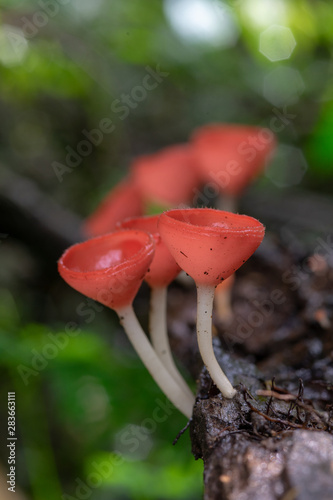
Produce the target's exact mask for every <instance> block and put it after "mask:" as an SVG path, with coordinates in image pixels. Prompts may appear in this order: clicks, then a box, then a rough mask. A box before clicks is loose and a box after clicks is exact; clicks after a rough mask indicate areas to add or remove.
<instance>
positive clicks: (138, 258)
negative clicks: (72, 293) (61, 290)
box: [58, 230, 155, 310]
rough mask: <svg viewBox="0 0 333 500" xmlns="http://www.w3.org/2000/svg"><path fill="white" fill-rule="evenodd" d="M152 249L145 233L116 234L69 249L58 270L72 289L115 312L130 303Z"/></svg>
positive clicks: (147, 264)
mask: <svg viewBox="0 0 333 500" xmlns="http://www.w3.org/2000/svg"><path fill="white" fill-rule="evenodd" d="M154 248H155V243H154V239H153V237H152V236H151V235H150V234H148V233H145V232H143V231H134V230H128V231H118V232H114V233H110V234H107V235H105V236H99V237H97V238H92V239H91V240H87V241H85V242H83V243H78V244H76V245H73V246H71V247H70V248H68V249H67V250H66V251H65V252H64V254H63V255H62V257H61V258H60V260H59V261H58V270H59V273H60V275H61V277H62V278H63V279H64V280H65V281H66V282H67V283H68V284H69V285H70V286H71V287H72V288H74V289H75V290H77V291H78V292H81V293H82V294H83V295H86V296H87V297H90V298H91V299H94V300H97V301H98V302H101V303H102V304H104V305H105V306H107V307H110V308H111V309H116V310H117V309H119V308H121V307H124V306H127V305H130V304H131V303H132V302H133V299H134V297H135V295H136V294H137V291H138V289H139V287H140V285H141V283H142V280H143V278H144V275H145V274H146V272H147V270H148V268H149V265H150V263H151V261H152V259H153V255H154Z"/></svg>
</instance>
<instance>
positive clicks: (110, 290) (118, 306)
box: [58, 230, 193, 417]
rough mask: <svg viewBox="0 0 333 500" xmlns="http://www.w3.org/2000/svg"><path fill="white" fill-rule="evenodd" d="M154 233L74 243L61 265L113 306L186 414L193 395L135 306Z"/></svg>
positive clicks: (75, 282) (73, 281) (83, 288)
mask: <svg viewBox="0 0 333 500" xmlns="http://www.w3.org/2000/svg"><path fill="white" fill-rule="evenodd" d="M154 247H155V242H154V238H153V237H152V236H151V235H150V234H148V233H145V232H143V231H134V230H127V231H118V232H114V233H110V234H107V235H105V236H100V237H97V238H93V239H91V240H88V241H85V242H83V243H78V244H77V245H73V246H72V247H70V248H69V249H68V250H66V251H65V253H64V254H63V255H62V257H61V258H60V260H59V262H58V270H59V273H60V275H61V276H62V278H63V279H64V280H65V281H66V282H67V283H68V284H69V285H70V286H71V287H73V288H74V289H75V290H77V291H79V292H81V293H83V294H84V295H86V296H87V297H90V298H91V299H93V300H97V301H98V302H101V303H102V304H104V305H105V306H107V307H110V308H111V309H114V310H115V311H116V313H117V314H118V316H119V319H120V323H121V324H122V326H123V327H124V330H125V331H126V333H127V335H128V337H129V339H130V341H131V342H132V345H133V347H134V349H135V350H136V351H137V353H138V355H139V356H140V358H141V359H142V361H143V363H144V364H145V366H146V368H147V369H148V371H149V372H150V373H151V375H152V377H153V378H154V380H155V381H156V383H157V384H158V385H159V387H160V388H161V389H162V391H163V392H164V393H165V394H166V395H167V396H168V398H169V399H170V401H172V402H173V404H174V405H175V406H176V407H177V408H178V409H179V410H180V411H182V412H183V413H184V415H186V416H187V417H190V416H191V414H192V403H193V402H192V399H191V398H189V397H188V398H186V397H185V396H184V393H183V390H182V389H180V388H179V386H178V384H177V383H176V382H175V380H174V379H173V377H172V376H171V375H170V374H169V372H168V371H167V369H166V368H165V366H164V365H163V363H162V362H161V360H160V359H159V357H158V356H157V354H156V353H155V351H154V349H153V348H152V346H151V344H150V342H149V341H148V339H147V337H146V335H145V333H144V332H143V330H142V328H141V326H140V324H139V322H138V320H137V318H136V316H135V313H134V311H133V307H132V302H133V299H134V297H135V295H136V293H137V291H138V289H139V287H140V285H141V283H142V280H143V278H144V275H145V273H146V272H147V270H148V268H149V265H150V264H151V261H152V259H153V255H154Z"/></svg>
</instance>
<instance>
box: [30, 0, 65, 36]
mask: <svg viewBox="0 0 333 500" xmlns="http://www.w3.org/2000/svg"><path fill="white" fill-rule="evenodd" d="M70 1H71V0H38V2H37V4H38V7H40V9H39V10H36V11H35V12H34V13H33V14H32V15H31V18H30V19H29V18H28V17H26V16H23V17H21V19H20V21H21V23H22V24H21V26H20V28H21V30H22V33H23V35H24V37H25V38H26V39H27V40H29V39H32V38H34V37H35V36H36V35H37V34H38V32H39V30H40V29H42V28H45V26H46V25H47V24H48V23H49V21H50V19H52V18H53V17H55V16H57V15H58V14H59V12H60V8H61V7H62V6H63V5H67V4H69V2H70Z"/></svg>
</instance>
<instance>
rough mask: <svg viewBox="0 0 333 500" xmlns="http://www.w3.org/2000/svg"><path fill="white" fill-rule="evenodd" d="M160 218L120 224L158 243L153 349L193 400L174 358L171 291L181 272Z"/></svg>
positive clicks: (152, 271) (152, 270) (152, 275)
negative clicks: (169, 311)
mask: <svg viewBox="0 0 333 500" xmlns="http://www.w3.org/2000/svg"><path fill="white" fill-rule="evenodd" d="M158 219H159V215H154V216H150V217H134V218H131V219H127V220H125V221H123V222H121V223H119V228H121V229H139V230H141V231H147V232H148V233H150V234H152V235H153V236H154V239H155V254H154V257H153V260H152V263H151V264H150V266H149V269H148V271H147V274H146V275H145V278H144V279H145V281H146V282H147V283H148V285H149V286H150V289H151V297H150V314H149V330H150V338H151V341H152V345H153V347H154V349H155V351H156V353H157V355H158V356H159V358H160V359H161V361H162V362H163V364H164V365H165V367H166V368H167V369H168V371H169V373H170V374H171V375H172V376H173V378H174V379H175V380H176V381H177V382H178V383H179V385H180V386H181V387H182V388H183V389H184V392H185V393H187V395H190V397H192V398H193V404H194V396H193V394H192V392H191V390H190V388H189V387H188V385H187V383H186V382H185V380H184V379H183V377H182V375H181V374H180V373H179V371H178V369H177V367H176V365H175V362H174V360H173V357H172V353H171V349H170V343H169V338H168V331H167V314H166V313H167V287H168V285H169V284H170V283H171V282H172V281H173V280H174V279H175V278H176V276H177V275H178V274H179V272H180V271H181V269H180V267H179V266H178V264H177V263H176V261H175V259H174V258H173V257H172V255H171V254H170V252H169V250H168V248H167V246H166V245H165V244H164V242H163V241H162V239H161V237H160V234H159V231H158Z"/></svg>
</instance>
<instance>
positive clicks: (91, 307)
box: [17, 274, 137, 386]
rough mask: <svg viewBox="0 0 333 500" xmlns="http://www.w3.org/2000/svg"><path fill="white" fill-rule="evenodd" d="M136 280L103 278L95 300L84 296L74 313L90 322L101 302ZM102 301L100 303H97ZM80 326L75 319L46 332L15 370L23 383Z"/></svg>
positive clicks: (63, 346)
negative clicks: (50, 331) (40, 342)
mask: <svg viewBox="0 0 333 500" xmlns="http://www.w3.org/2000/svg"><path fill="white" fill-rule="evenodd" d="M136 281H137V278H136V276H134V275H132V274H128V275H127V276H126V277H124V276H121V277H115V276H112V277H110V278H109V280H108V279H105V281H104V284H103V287H101V288H100V289H99V290H98V294H97V302H96V301H94V300H92V299H89V298H86V299H85V300H83V301H82V302H80V304H79V305H78V306H77V307H76V314H77V315H78V316H79V317H81V318H84V323H85V324H87V325H88V324H91V323H92V322H93V321H94V319H95V317H96V314H97V313H100V312H101V311H103V309H104V306H103V305H102V304H103V303H112V296H113V294H119V295H121V294H122V293H123V291H124V290H128V289H129V288H131V287H132V284H133V283H135V282H136ZM99 301H101V302H102V304H100V303H99ZM81 331H82V330H81V328H79V325H78V323H77V322H75V321H69V322H68V323H66V325H65V328H64V331H63V332H58V333H48V334H47V335H46V338H47V342H46V343H45V344H44V345H43V347H42V348H41V349H40V350H37V349H32V350H31V358H30V361H29V363H28V364H19V365H18V366H17V371H18V373H19V375H20V376H21V378H22V380H23V383H24V385H26V386H27V385H28V384H29V380H30V378H31V377H36V376H38V375H39V374H40V373H41V372H42V371H43V370H45V368H47V366H48V365H49V362H50V361H52V360H54V359H55V358H56V357H57V356H58V354H59V353H60V352H61V351H63V350H64V349H66V347H67V346H68V344H69V342H70V339H71V338H72V337H76V336H77V335H79V334H80V333H81Z"/></svg>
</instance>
